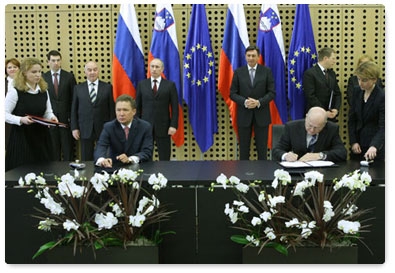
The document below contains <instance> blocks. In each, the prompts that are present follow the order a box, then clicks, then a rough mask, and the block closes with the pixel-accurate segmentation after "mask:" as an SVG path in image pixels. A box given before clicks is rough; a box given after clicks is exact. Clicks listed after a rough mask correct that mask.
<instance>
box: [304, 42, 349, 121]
mask: <svg viewBox="0 0 395 273" xmlns="http://www.w3.org/2000/svg"><path fill="white" fill-rule="evenodd" d="M335 64H336V53H335V51H334V50H333V49H332V48H328V47H324V48H323V49H321V50H320V51H319V52H318V63H317V65H315V66H313V67H311V68H309V69H307V70H306V71H305V72H304V74H303V90H304V94H305V98H306V112H307V111H308V110H309V109H310V108H311V107H313V106H319V107H321V108H324V109H325V111H326V114H327V116H328V119H329V120H332V121H336V116H337V115H338V114H339V109H340V106H341V100H342V94H341V92H340V88H339V85H338V83H337V79H336V73H335V72H334V71H333V66H334V65H335Z"/></svg>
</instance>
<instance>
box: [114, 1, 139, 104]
mask: <svg viewBox="0 0 395 273" xmlns="http://www.w3.org/2000/svg"><path fill="white" fill-rule="evenodd" d="M145 77H146V73H145V62H144V54H143V47H142V45H141V39H140V31H139V26H138V24H137V17H136V11H135V9H134V5H133V4H121V7H120V10H119V17H118V27H117V34H116V38H115V48H114V56H113V61H112V82H113V95H114V100H115V99H116V98H117V97H118V96H120V95H122V94H129V95H131V96H132V97H133V98H136V87H137V84H138V82H139V81H140V80H142V79H145Z"/></svg>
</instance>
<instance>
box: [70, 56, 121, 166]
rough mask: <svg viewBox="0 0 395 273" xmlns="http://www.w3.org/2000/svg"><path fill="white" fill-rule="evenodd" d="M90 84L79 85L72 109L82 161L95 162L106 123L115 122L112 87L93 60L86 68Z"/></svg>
mask: <svg viewBox="0 0 395 273" xmlns="http://www.w3.org/2000/svg"><path fill="white" fill-rule="evenodd" d="M84 71H85V75H86V79H87V80H86V81H85V82H83V83H80V84H78V85H76V86H75V88H74V94H73V103H72V106H71V125H70V126H71V130H72V134H73V137H74V138H75V139H76V140H80V144H81V160H83V161H91V160H93V151H94V147H95V143H96V141H97V140H98V139H99V136H100V133H101V131H102V129H103V124H104V123H105V122H107V121H110V120H112V119H114V117H115V110H114V99H113V95H112V85H111V84H109V83H106V82H103V81H101V80H99V73H100V70H99V66H98V65H97V63H96V62H93V61H89V62H88V63H87V64H86V65H85V69H84Z"/></svg>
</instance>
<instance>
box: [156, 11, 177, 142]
mask: <svg viewBox="0 0 395 273" xmlns="http://www.w3.org/2000/svg"><path fill="white" fill-rule="evenodd" d="M154 58H159V59H161V60H162V61H163V63H164V70H163V75H162V77H164V78H166V79H168V80H171V81H173V82H174V83H175V85H176V88H177V92H178V103H179V107H178V113H179V115H178V129H177V132H176V133H175V134H174V135H173V136H172V139H173V141H174V144H175V145H176V146H177V147H179V146H181V145H183V144H184V116H183V114H182V113H183V111H182V102H183V98H182V85H181V69H180V55H179V53H178V43H177V35H176V22H175V18H174V14H173V9H172V7H171V4H157V5H156V13H155V24H154V29H153V31H152V42H151V49H150V52H149V55H148V63H150V62H151V60H152V59H154ZM150 76H151V75H150V69H149V65H148V77H150Z"/></svg>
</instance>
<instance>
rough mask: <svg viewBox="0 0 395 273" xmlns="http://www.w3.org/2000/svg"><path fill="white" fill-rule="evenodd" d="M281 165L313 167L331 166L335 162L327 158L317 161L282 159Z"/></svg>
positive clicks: (286, 166)
mask: <svg viewBox="0 0 395 273" xmlns="http://www.w3.org/2000/svg"><path fill="white" fill-rule="evenodd" d="M279 164H280V165H281V166H283V167H284V168H311V167H316V168H317V167H318V168H319V167H331V166H334V165H335V163H334V162H332V161H327V160H316V161H307V162H303V161H294V162H289V161H281V162H279Z"/></svg>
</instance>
